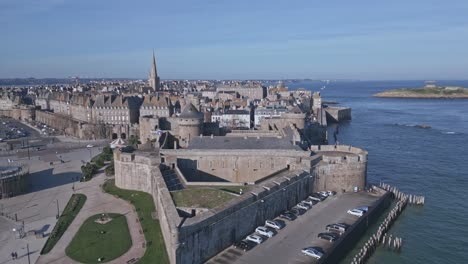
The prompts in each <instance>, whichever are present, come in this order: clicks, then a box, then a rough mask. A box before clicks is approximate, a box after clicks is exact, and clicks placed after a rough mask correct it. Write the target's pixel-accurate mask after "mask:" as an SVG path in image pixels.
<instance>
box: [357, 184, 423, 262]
mask: <svg viewBox="0 0 468 264" xmlns="http://www.w3.org/2000/svg"><path fill="white" fill-rule="evenodd" d="M380 188H382V189H384V190H386V191H388V192H391V193H392V195H393V197H394V198H395V199H396V200H397V203H396V204H395V206H394V207H393V208H392V209H391V210H390V212H389V213H388V214H387V217H386V218H385V219H384V220H383V222H382V223H381V224H380V226H379V228H378V229H377V231H376V232H375V233H374V234H373V235H372V236H370V237H369V239H368V240H367V241H366V243H364V245H363V246H362V248H361V250H360V251H359V252H358V253H357V254H356V255H355V256H354V258H353V260H352V261H351V264H363V263H366V262H367V260H368V259H369V258H370V257H371V256H372V254H373V253H374V252H375V250H376V249H377V247H378V246H379V245H383V246H384V247H385V248H387V249H390V250H393V251H397V252H399V251H400V250H401V247H402V245H403V239H402V238H400V237H394V236H393V235H387V232H388V230H389V229H390V227H391V226H392V224H393V223H394V222H395V220H396V219H397V218H398V217H399V216H400V214H401V213H402V212H403V210H404V209H405V208H406V205H408V204H412V205H424V196H416V195H408V194H405V193H403V192H401V191H399V190H398V189H397V188H396V187H394V186H391V185H388V184H385V183H380Z"/></svg>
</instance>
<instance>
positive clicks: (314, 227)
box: [207, 193, 379, 264]
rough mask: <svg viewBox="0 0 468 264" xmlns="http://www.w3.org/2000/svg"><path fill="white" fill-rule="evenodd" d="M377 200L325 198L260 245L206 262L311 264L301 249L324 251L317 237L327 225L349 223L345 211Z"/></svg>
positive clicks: (367, 197)
mask: <svg viewBox="0 0 468 264" xmlns="http://www.w3.org/2000/svg"><path fill="white" fill-rule="evenodd" d="M378 198H379V197H378V196H375V195H372V194H369V193H345V194H339V195H337V196H334V197H329V198H327V199H326V200H325V201H323V202H321V203H318V204H316V205H314V206H313V208H312V209H311V210H309V211H308V212H307V213H305V214H304V215H302V216H299V217H298V219H296V220H295V221H292V222H289V221H286V227H285V228H283V229H282V230H280V231H279V232H278V234H277V235H276V236H274V237H272V238H270V239H268V240H267V241H265V242H264V243H262V244H260V245H258V246H256V247H254V248H253V249H252V250H250V251H248V252H243V251H240V250H237V249H234V248H233V247H229V248H228V249H226V250H224V251H223V252H221V253H220V254H218V255H217V256H215V257H214V258H212V259H211V260H210V261H208V262H207V263H210V264H225V263H226V264H227V263H237V264H251V263H271V264H274V263H278V264H284V263H294V264H298V263H314V262H315V260H314V259H313V258H311V257H307V256H304V255H303V254H302V253H301V250H302V249H303V248H305V247H310V246H318V247H321V248H323V249H324V250H325V251H326V250H327V249H328V248H329V247H330V245H331V244H330V243H329V242H328V241H325V240H322V239H319V238H317V235H318V234H319V233H321V232H325V227H326V225H327V224H331V223H339V222H342V223H347V224H353V223H354V222H355V221H356V220H357V217H355V216H352V215H349V214H347V213H346V211H347V210H348V209H351V208H355V207H358V206H364V205H370V204H372V203H373V202H375V201H376V200H377V199H378Z"/></svg>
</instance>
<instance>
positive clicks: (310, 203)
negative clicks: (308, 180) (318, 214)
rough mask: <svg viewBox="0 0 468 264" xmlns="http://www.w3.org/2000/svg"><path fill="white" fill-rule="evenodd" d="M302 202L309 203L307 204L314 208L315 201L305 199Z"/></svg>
mask: <svg viewBox="0 0 468 264" xmlns="http://www.w3.org/2000/svg"><path fill="white" fill-rule="evenodd" d="M302 203H304V204H307V205H308V206H310V207H311V208H312V206H313V205H314V202H312V201H311V200H304V201H302Z"/></svg>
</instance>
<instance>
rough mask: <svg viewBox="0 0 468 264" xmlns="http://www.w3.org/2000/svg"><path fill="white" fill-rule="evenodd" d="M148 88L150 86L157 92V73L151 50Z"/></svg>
mask: <svg viewBox="0 0 468 264" xmlns="http://www.w3.org/2000/svg"><path fill="white" fill-rule="evenodd" d="M148 83H149V86H151V87H152V88H153V89H154V91H159V77H158V72H157V71H156V58H155V57H154V49H153V64H152V66H151V72H150V76H149V80H148Z"/></svg>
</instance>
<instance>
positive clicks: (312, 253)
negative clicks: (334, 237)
mask: <svg viewBox="0 0 468 264" xmlns="http://www.w3.org/2000/svg"><path fill="white" fill-rule="evenodd" d="M302 253H303V254H304V255H306V256H309V257H313V258H316V259H320V258H321V257H322V256H323V252H322V250H321V249H319V248H317V247H308V248H304V249H302Z"/></svg>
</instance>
